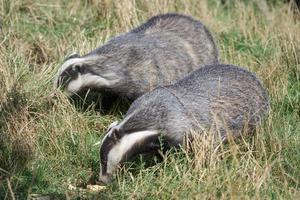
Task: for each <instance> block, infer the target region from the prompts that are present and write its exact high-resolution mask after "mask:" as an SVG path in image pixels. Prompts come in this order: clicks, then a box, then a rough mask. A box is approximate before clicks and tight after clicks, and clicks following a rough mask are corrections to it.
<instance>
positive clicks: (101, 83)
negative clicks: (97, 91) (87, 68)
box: [65, 73, 119, 93]
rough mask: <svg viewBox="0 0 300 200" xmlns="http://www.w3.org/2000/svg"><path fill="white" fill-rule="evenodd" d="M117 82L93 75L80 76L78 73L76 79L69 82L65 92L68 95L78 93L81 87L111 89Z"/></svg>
mask: <svg viewBox="0 0 300 200" xmlns="http://www.w3.org/2000/svg"><path fill="white" fill-rule="evenodd" d="M118 81H119V80H118V79H117V80H108V79H105V78H102V77H101V76H97V75H94V74H90V73H87V74H80V73H78V76H77V78H76V79H74V80H71V81H70V82H69V84H68V86H67V87H66V89H65V91H66V92H69V93H76V92H78V91H80V89H82V88H83V87H94V88H97V87H111V86H113V85H114V84H116V83H117V82H118Z"/></svg>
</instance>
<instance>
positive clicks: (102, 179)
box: [96, 175, 111, 185]
mask: <svg viewBox="0 0 300 200" xmlns="http://www.w3.org/2000/svg"><path fill="white" fill-rule="evenodd" d="M110 182H111V176H110V175H100V177H99V180H98V181H96V183H97V185H107V184H109V183H110Z"/></svg>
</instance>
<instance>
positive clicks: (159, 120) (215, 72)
mask: <svg viewBox="0 0 300 200" xmlns="http://www.w3.org/2000/svg"><path fill="white" fill-rule="evenodd" d="M268 110H269V98H268V95H267V93H266V90H265V89H264V88H263V86H262V84H261V83H260V81H259V80H258V78H257V77H256V76H255V75H254V74H253V73H251V72H249V71H247V70H245V69H242V68H239V67H236V66H233V65H223V64H215V65H207V66H204V67H202V68H199V69H198V70H195V71H194V72H191V73H190V74H189V75H188V76H186V77H185V78H183V79H181V80H179V81H177V82H176V83H174V84H171V85H169V86H165V87H158V88H156V89H154V90H152V91H150V92H148V93H146V94H144V95H143V96H141V97H140V98H138V99H137V100H135V101H134V102H133V104H132V105H131V107H130V108H129V110H128V112H127V113H126V116H125V119H126V121H125V120H124V121H125V122H121V123H120V124H122V125H121V126H120V125H119V126H118V127H117V130H116V131H117V133H116V134H115V135H117V140H114V141H113V143H112V142H111V140H113V139H112V138H113V137H106V138H105V139H104V141H103V143H102V147H101V150H100V155H101V162H102V168H103V167H105V163H106V162H105V161H102V159H105V157H106V155H105V153H106V152H109V149H111V148H112V147H113V145H115V144H117V143H118V141H119V140H120V138H122V137H124V136H125V135H127V134H131V133H134V132H136V131H146V130H157V131H158V132H159V133H160V134H161V136H162V137H163V142H164V144H165V145H167V146H178V145H180V144H182V142H183V139H184V136H185V134H186V133H188V132H189V131H190V130H195V131H196V132H199V133H201V132H203V131H206V130H210V131H211V133H215V134H216V135H218V134H219V133H220V135H221V137H222V139H226V138H227V136H228V131H230V133H231V134H232V135H233V137H238V136H240V135H241V133H242V132H243V131H244V128H245V127H248V129H247V130H246V131H251V130H253V129H254V128H255V127H256V126H257V125H258V124H259V123H260V122H261V120H262V119H263V117H264V116H265V115H266V113H267V112H268ZM112 135H114V134H112ZM157 137H158V136H156V138H154V137H152V138H150V139H149V138H145V142H144V143H143V145H135V146H134V147H133V150H132V151H131V152H130V153H129V154H128V153H126V154H125V156H126V158H130V157H131V156H134V155H135V154H137V153H139V152H145V148H149V150H151V151H152V150H153V149H155V147H159V144H157V141H158V139H157ZM107 144H109V145H107ZM140 148H144V149H143V151H140ZM110 176H111V175H109V176H107V175H106V174H105V172H104V173H103V174H101V175H100V180H103V178H102V177H104V178H105V179H104V180H108V177H110Z"/></svg>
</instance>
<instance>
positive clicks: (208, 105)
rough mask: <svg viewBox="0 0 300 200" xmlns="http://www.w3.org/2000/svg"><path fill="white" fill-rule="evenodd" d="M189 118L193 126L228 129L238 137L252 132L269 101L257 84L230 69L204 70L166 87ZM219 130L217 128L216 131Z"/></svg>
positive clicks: (246, 74) (250, 75) (241, 71)
mask: <svg viewBox="0 0 300 200" xmlns="http://www.w3.org/2000/svg"><path fill="white" fill-rule="evenodd" d="M168 90H170V91H172V93H173V94H174V95H176V96H177V98H178V99H179V100H180V101H181V103H182V105H183V106H184V107H185V110H186V111H187V112H188V113H190V114H191V120H193V121H194V124H195V125H198V124H200V125H201V126H205V127H209V128H213V129H218V131H220V132H221V134H222V136H224V137H226V136H225V133H226V132H227V130H228V129H229V130H230V131H231V132H232V133H233V134H236V136H238V135H239V134H240V133H241V131H243V130H244V128H245V127H247V128H248V129H247V130H248V131H249V130H252V129H253V128H254V127H255V126H256V125H257V124H258V123H259V122H260V121H261V120H262V119H263V117H264V116H265V115H266V113H267V112H268V110H269V98H268V95H267V92H266V90H265V89H264V87H263V86H262V84H261V82H260V80H259V79H258V78H257V77H256V76H255V75H254V74H253V73H251V72H249V71H247V70H245V69H242V68H240V67H237V66H233V65H223V64H216V65H211V66H205V67H203V68H200V69H198V70H196V71H194V72H192V73H190V74H189V75H188V76H186V77H185V78H183V79H181V80H180V81H178V82H177V83H176V84H174V85H171V86H169V87H168ZM217 127H219V128H217Z"/></svg>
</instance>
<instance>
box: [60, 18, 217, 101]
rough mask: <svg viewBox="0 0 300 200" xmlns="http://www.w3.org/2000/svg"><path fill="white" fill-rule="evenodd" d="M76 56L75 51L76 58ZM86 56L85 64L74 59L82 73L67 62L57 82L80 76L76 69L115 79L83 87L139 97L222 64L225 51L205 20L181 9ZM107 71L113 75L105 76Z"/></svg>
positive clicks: (119, 37) (150, 20) (63, 82)
mask: <svg viewBox="0 0 300 200" xmlns="http://www.w3.org/2000/svg"><path fill="white" fill-rule="evenodd" d="M76 56H77V55H76ZM73 58H74V55H73V57H72V56H71V57H70V59H73ZM76 58H78V56H77V57H76ZM76 58H75V59H76ZM80 58H82V59H81V60H80V62H79V63H72V64H71V65H72V66H74V65H76V66H79V67H78V68H77V70H78V71H79V72H78V71H76V69H75V68H74V67H73V69H72V66H64V65H63V67H62V68H61V69H60V70H59V71H58V73H57V77H56V80H55V83H54V85H55V87H60V86H61V85H65V86H66V85H68V83H69V82H70V80H72V79H74V78H77V76H76V74H75V73H85V74H86V73H89V74H92V75H96V76H99V77H102V78H105V79H107V80H112V81H113V84H111V85H108V86H107V85H106V86H103V85H99V84H98V85H93V84H89V85H88V86H85V87H83V88H81V89H80V90H86V89H96V90H99V91H101V92H111V93H114V94H117V95H119V96H124V97H127V98H129V99H136V98H137V97H139V96H141V95H142V94H144V93H145V92H148V91H150V90H152V89H153V88H155V87H157V86H164V85H168V84H170V83H172V82H173V81H175V80H177V79H179V78H182V77H183V76H185V75H187V74H188V73H189V72H191V71H193V70H195V69H197V68H199V67H200V66H201V65H202V64H212V63H218V62H219V50H218V48H217V46H216V44H215V42H214V39H213V37H212V35H211V33H210V31H209V30H208V29H207V28H206V27H205V26H204V25H203V24H202V23H201V22H200V21H197V20H195V19H193V18H191V17H189V16H185V15H180V14H164V15H158V16H154V17H152V18H150V19H149V20H148V21H146V22H145V23H144V24H142V25H141V26H139V27H137V28H135V29H133V30H132V31H130V32H128V33H125V34H121V35H119V36H116V37H114V38H112V39H111V40H109V41H108V42H107V43H106V44H104V45H103V46H101V47H99V48H98V49H96V50H94V51H92V52H91V53H88V54H87V55H85V56H82V57H80ZM67 61H68V60H67ZM72 70H73V71H72ZM74 71H75V73H74ZM106 74H110V75H112V74H113V76H110V77H105V76H106ZM77 92H79V91H77Z"/></svg>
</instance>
